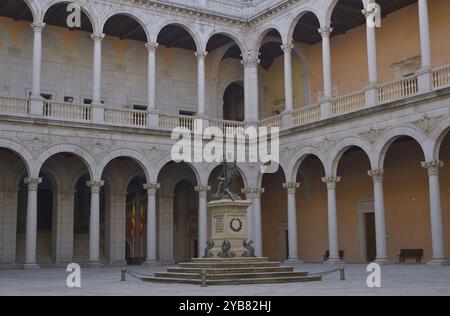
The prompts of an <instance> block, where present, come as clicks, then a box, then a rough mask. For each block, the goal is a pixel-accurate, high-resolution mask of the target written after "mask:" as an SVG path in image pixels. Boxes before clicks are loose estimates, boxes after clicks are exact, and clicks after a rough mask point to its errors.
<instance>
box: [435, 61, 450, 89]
mask: <svg viewBox="0 0 450 316" xmlns="http://www.w3.org/2000/svg"><path fill="white" fill-rule="evenodd" d="M449 85H450V65H446V66H443V67H439V68H436V69H434V70H433V87H434V88H435V89H436V88H442V87H445V86H449Z"/></svg>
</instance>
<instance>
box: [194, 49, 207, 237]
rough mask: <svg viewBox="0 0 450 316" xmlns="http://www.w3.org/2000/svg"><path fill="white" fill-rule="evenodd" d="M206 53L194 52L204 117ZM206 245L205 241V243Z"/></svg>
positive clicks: (201, 111) (201, 113)
mask: <svg viewBox="0 0 450 316" xmlns="http://www.w3.org/2000/svg"><path fill="white" fill-rule="evenodd" d="M207 54H208V52H201V51H199V52H196V53H195V56H196V57H197V67H198V113H197V114H198V116H200V117H203V116H205V108H206V106H205V100H206V78H205V58H206V55H207ZM205 243H206V241H205Z"/></svg>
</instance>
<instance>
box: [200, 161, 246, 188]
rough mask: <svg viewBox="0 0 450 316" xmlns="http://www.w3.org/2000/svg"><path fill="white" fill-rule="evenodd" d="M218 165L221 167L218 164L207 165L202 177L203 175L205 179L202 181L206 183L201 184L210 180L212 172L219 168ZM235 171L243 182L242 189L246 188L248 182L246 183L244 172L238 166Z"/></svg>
mask: <svg viewBox="0 0 450 316" xmlns="http://www.w3.org/2000/svg"><path fill="white" fill-rule="evenodd" d="M220 165H221V164H219V163H214V164H209V165H208V168H207V169H206V170H205V172H204V175H205V179H204V180H206V181H205V182H202V183H209V181H210V180H211V176H212V173H213V171H214V170H215V169H216V168H217V167H220ZM237 171H238V173H239V175H240V176H241V178H242V182H243V184H244V187H247V186H248V185H249V181H248V179H247V176H246V174H245V172H244V170H243V169H242V167H240V166H239V165H238V166H237Z"/></svg>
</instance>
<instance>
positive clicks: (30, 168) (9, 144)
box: [0, 139, 36, 177]
mask: <svg viewBox="0 0 450 316" xmlns="http://www.w3.org/2000/svg"><path fill="white" fill-rule="evenodd" d="M0 148H5V149H8V150H11V151H13V152H14V153H15V154H16V155H17V156H18V157H19V158H20V159H21V160H22V162H23V164H24V165H25V168H26V170H27V174H28V176H29V177H32V176H35V175H36V173H35V170H36V168H35V166H34V158H33V156H32V155H31V154H30V153H29V152H28V151H27V150H26V149H25V148H24V147H23V146H22V145H20V144H18V143H15V142H13V141H10V140H6V139H0Z"/></svg>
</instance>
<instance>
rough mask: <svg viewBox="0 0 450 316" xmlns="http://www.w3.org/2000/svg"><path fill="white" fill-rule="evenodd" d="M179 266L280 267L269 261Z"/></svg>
mask: <svg viewBox="0 0 450 316" xmlns="http://www.w3.org/2000/svg"><path fill="white" fill-rule="evenodd" d="M179 266H180V267H181V268H199V269H202V268H205V269H206V268H245V267H247V268H253V267H265V268H269V267H278V266H280V263H279V262H269V261H261V262H229V263H226V262H205V263H202V262H184V263H180V264H179Z"/></svg>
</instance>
